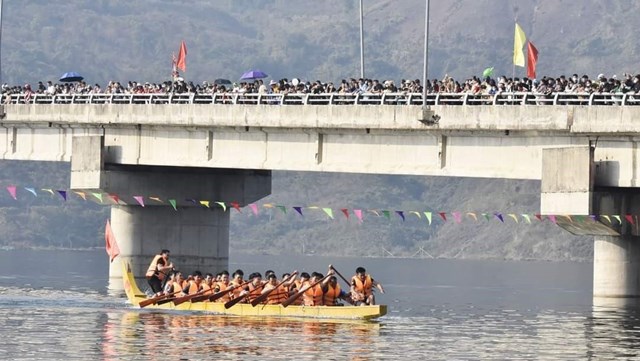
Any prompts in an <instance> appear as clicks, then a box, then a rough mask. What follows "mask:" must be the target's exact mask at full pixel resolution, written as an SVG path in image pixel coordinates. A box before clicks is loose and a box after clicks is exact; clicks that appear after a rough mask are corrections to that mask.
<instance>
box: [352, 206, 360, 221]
mask: <svg viewBox="0 0 640 361" xmlns="http://www.w3.org/2000/svg"><path fill="white" fill-rule="evenodd" d="M353 214H355V215H356V218H358V221H360V223H362V209H354V210H353Z"/></svg>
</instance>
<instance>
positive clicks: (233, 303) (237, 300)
mask: <svg viewBox="0 0 640 361" xmlns="http://www.w3.org/2000/svg"><path fill="white" fill-rule="evenodd" d="M248 295H249V294H248V293H247V294H244V295H242V296H240V297H236V298H234V299H232V300H231V301H229V302H227V303H225V304H224V308H226V309H228V308H231V307H233V306H235V305H236V304H237V303H239V302H240V301H242V300H244V299H245V297H247V296H248Z"/></svg>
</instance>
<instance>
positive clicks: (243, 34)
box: [0, 0, 640, 260]
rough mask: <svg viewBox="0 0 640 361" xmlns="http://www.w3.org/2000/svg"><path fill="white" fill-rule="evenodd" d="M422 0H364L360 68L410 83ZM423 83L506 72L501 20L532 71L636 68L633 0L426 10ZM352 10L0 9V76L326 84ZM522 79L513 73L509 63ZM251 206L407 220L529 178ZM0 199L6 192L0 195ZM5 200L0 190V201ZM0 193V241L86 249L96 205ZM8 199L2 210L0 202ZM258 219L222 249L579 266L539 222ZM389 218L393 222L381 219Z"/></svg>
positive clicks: (348, 35)
mask: <svg viewBox="0 0 640 361" xmlns="http://www.w3.org/2000/svg"><path fill="white" fill-rule="evenodd" d="M424 3H425V2H424V1H423V0H402V1H398V0H367V1H365V57H366V75H367V76H368V77H372V78H378V79H387V78H391V79H396V80H399V79H401V78H421V77H422V69H423V64H422V58H423V55H422V54H423V48H422V44H423V34H424V30H423V29H424V28H423V26H424ZM431 3H432V8H431V16H430V18H431V31H430V65H429V69H430V76H431V77H438V78H440V77H442V76H444V74H445V73H448V74H450V75H452V76H454V77H458V78H462V77H468V76H471V75H479V74H480V73H481V71H482V69H484V68H486V67H488V66H494V67H495V69H496V74H506V75H511V73H512V71H513V68H512V65H511V52H512V46H513V27H514V20H515V19H517V21H518V23H519V24H520V25H521V26H522V28H523V29H524V31H525V32H526V34H527V37H528V38H529V39H531V40H532V41H533V42H534V43H535V45H536V47H537V48H538V49H539V51H540V58H539V63H538V69H539V74H551V75H558V74H572V73H578V74H589V75H591V76H595V75H597V74H598V73H601V72H602V73H605V74H613V73H617V74H618V75H621V74H622V73H623V72H634V73H637V72H640V64H639V63H640V61H639V60H638V58H637V56H636V54H637V53H638V47H639V46H640V45H639V43H638V42H637V40H636V37H635V34H634V32H633V31H629V30H628V29H632V28H633V27H634V25H637V24H638V22H640V21H639V20H638V19H637V18H636V16H635V14H637V13H638V11H639V10H640V2H632V1H627V0H613V1H596V0H580V1H569V0H545V1H542V0H538V1H531V0H527V1H524V0H452V1H432V2H431ZM358 11H359V8H358V2H357V1H345V0H325V1H313V0H296V1H293V0H288V1H287V0H220V1H205V0H193V1H190V2H185V1H176V0H173V1H169V0H162V1H160V0H140V1H135V2H133V1H123V0H94V1H81V0H67V1H64V2H62V1H58V2H45V1H37V0H25V1H19V2H18V1H7V2H5V3H4V9H3V29H2V54H1V61H2V62H1V64H2V71H1V76H2V82H8V83H11V84H22V83H27V82H28V83H32V84H33V83H35V82H37V81H39V80H45V81H46V80H55V79H57V78H58V77H59V76H60V75H61V74H62V73H64V72H66V71H71V70H73V71H78V72H80V73H82V74H83V75H84V76H85V78H86V80H87V81H88V82H90V83H100V84H102V85H104V84H106V83H107V82H108V81H109V80H118V81H121V82H126V81H128V80H139V81H152V82H153V81H161V80H166V79H168V78H169V75H170V71H171V66H170V62H171V53H172V52H177V50H178V46H179V44H180V41H181V40H185V41H186V43H187V47H188V56H187V72H186V73H185V74H184V76H185V77H186V78H187V80H193V81H196V82H201V81H204V80H208V81H212V80H213V79H215V78H229V79H231V80H234V81H235V80H237V79H238V78H239V76H240V74H242V73H243V72H244V71H246V70H248V69H252V68H260V69H262V70H264V71H265V72H267V73H268V74H270V75H271V78H275V79H278V78H281V77H288V78H292V77H299V78H302V79H303V80H315V79H321V80H332V81H335V80H339V79H342V78H345V77H352V76H358V75H359V73H360V68H359V64H360V58H359V54H360V49H359V21H358V20H359V19H358V16H359V14H358ZM515 74H516V75H520V76H522V75H523V74H524V70H523V69H521V68H518V69H516V72H515ZM1 164H2V172H0V184H11V183H15V184H33V185H34V186H43V187H44V186H47V185H45V184H38V183H42V182H43V181H44V180H43V179H42V177H41V175H42V174H48V175H50V176H49V177H47V179H46V182H47V183H49V185H50V184H51V183H56V185H59V186H60V187H64V186H66V185H67V184H68V165H61V164H54V163H15V162H1ZM273 182H274V184H273V195H272V196H270V197H269V198H268V199H267V200H266V201H272V202H276V203H279V204H285V205H288V206H309V205H322V206H326V207H332V208H334V212H336V213H338V212H339V211H338V210H339V208H362V209H365V210H366V209H389V210H391V211H393V210H407V211H409V210H416V211H427V210H431V211H434V212H437V211H460V212H465V213H466V212H478V213H482V212H487V213H493V212H496V211H498V212H503V213H535V212H536V211H537V210H538V209H539V187H540V185H539V182H534V181H506V180H481V179H462V178H460V179H456V178H426V177H396V176H385V175H350V174H307V173H293V172H275V173H274V180H273ZM5 196H6V194H5ZM5 198H6V197H5ZM5 198H3V197H0V206H1V207H2V208H0V243H1V244H24V245H45V246H72V247H78V246H100V245H102V244H103V239H102V227H103V222H104V220H105V218H106V217H107V216H108V210H107V209H106V208H102V207H99V206H95V205H84V204H82V203H79V202H76V203H73V202H69V203H65V204H62V205H61V203H60V202H59V200H58V199H55V197H54V198H53V199H48V198H47V199H46V201H45V199H41V198H38V199H34V200H31V201H30V203H29V204H28V205H24V204H22V203H20V202H18V203H15V202H14V201H13V200H12V199H9V198H7V199H5ZM12 202H13V203H12ZM304 212H305V216H304V217H300V216H298V215H297V214H295V212H292V211H291V210H289V212H288V214H287V216H286V217H285V216H282V215H278V214H270V213H269V212H262V213H261V215H260V216H259V217H258V218H255V217H252V216H250V215H248V213H249V212H245V213H243V214H234V215H233V218H232V234H231V237H232V245H231V247H232V251H251V252H266V253H280V252H289V253H295V252H302V249H303V244H304V252H306V253H311V252H315V253H317V254H350V255H382V254H383V253H384V252H386V251H383V247H384V249H385V250H387V251H388V252H390V253H392V254H394V255H403V256H407V255H411V254H413V253H415V252H416V251H417V250H418V249H419V248H420V247H423V249H425V250H426V251H427V252H429V253H430V254H431V255H433V256H435V257H467V258H469V257H473V258H509V259H531V258H535V259H581V260H586V259H589V258H590V257H591V253H592V246H591V243H592V242H591V240H590V239H584V238H576V237H573V236H570V235H568V234H567V233H566V232H562V231H560V230H559V229H558V228H557V227H555V226H553V225H551V224H549V223H548V222H544V223H535V222H534V223H533V224H531V225H523V224H515V223H514V222H510V221H509V220H507V221H506V222H505V224H502V223H499V222H497V221H495V220H492V221H491V222H488V223H487V222H481V221H479V222H478V223H473V222H471V221H469V220H467V221H465V222H463V223H462V224H457V223H455V222H451V221H449V222H446V223H442V222H440V223H438V222H434V225H433V226H431V227H428V226H426V225H425V221H424V219H421V220H418V219H417V218H416V217H415V216H411V215H410V216H407V219H406V221H405V222H402V221H401V220H399V219H398V217H397V216H396V217H392V218H391V221H389V220H386V218H384V217H380V218H378V217H375V216H374V215H373V214H372V213H367V214H366V215H365V217H366V218H365V222H364V223H363V224H362V225H359V224H357V222H355V221H354V220H353V219H351V220H350V221H348V222H347V221H346V220H345V219H344V218H341V217H342V215H341V214H339V213H338V214H337V216H336V220H334V221H327V220H326V217H324V216H323V215H322V214H317V212H316V213H314V211H313V210H305V211H304ZM392 215H393V214H392Z"/></svg>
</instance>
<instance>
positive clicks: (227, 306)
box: [224, 284, 264, 308]
mask: <svg viewBox="0 0 640 361" xmlns="http://www.w3.org/2000/svg"><path fill="white" fill-rule="evenodd" d="M262 287H264V284H262V285H260V286H258V287H256V288H254V290H256V289H259V288H262ZM249 294H251V292H247V293H245V294H244V295H242V296H239V297H236V298H234V299H232V300H231V301H229V302H227V303H225V304H224V308H231V307H233V306H235V305H236V304H237V303H239V302H240V301H242V300H244V299H245V298H246V297H247V296H249Z"/></svg>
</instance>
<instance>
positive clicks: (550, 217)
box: [547, 214, 558, 224]
mask: <svg viewBox="0 0 640 361" xmlns="http://www.w3.org/2000/svg"><path fill="white" fill-rule="evenodd" d="M547 218H549V220H550V221H551V222H553V224H556V223H558V220H557V219H556V216H554V215H553V214H549V215H547Z"/></svg>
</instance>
